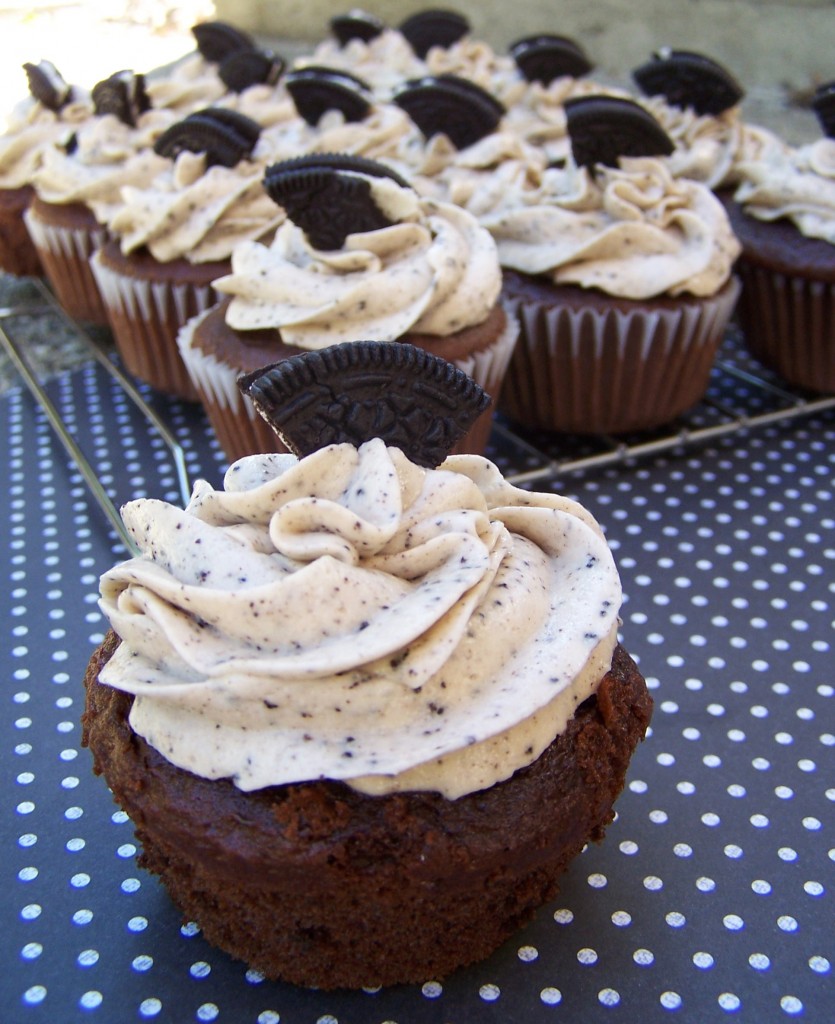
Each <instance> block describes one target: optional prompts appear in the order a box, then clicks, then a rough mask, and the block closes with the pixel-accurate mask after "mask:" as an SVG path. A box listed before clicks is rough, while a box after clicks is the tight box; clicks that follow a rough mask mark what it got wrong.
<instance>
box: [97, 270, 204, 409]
mask: <svg viewBox="0 0 835 1024" xmlns="http://www.w3.org/2000/svg"><path fill="white" fill-rule="evenodd" d="M90 266H91V268H92V271H93V274H94V276H95V279H96V282H97V284H98V287H99V290H100V291H101V295H102V298H103V301H104V305H105V308H106V310H107V315H108V321H109V323H110V327H111V329H112V331H113V336H114V339H115V342H116V348H117V349H118V351H119V355H120V356H121V358H122V361H123V362H124V364H125V366H126V367H127V369H128V370H129V372H130V373H132V374H133V375H134V376H135V377H137V378H138V379H139V380H142V381H145V383H147V384H150V385H151V386H152V387H155V388H157V389H158V390H160V391H165V392H167V393H168V394H173V395H177V396H178V397H181V398H185V399H187V400H189V401H195V400H196V398H197V394H196V392H195V389H194V387H193V385H192V383H191V377H190V375H189V373H188V371H187V369H186V367H185V364H184V363H183V360H182V357H181V356H180V351H179V348H178V346H177V332H178V331H179V329H180V328H181V327H182V325H183V324H185V323H187V322H188V320H189V319H190V318H191V317H192V316H195V315H196V314H197V313H200V312H204V311H205V310H207V309H208V308H209V307H210V306H211V305H213V304H214V303H215V302H216V301H217V295H216V294H215V292H214V291H213V289H212V287H211V286H210V285H200V284H192V283H190V282H169V281H150V280H145V279H142V278H138V277H131V276H128V275H127V274H121V273H119V272H118V271H117V270H113V269H112V268H111V267H108V266H107V265H106V264H105V263H104V262H103V260H102V258H101V254H100V253H96V254H95V255H94V256H93V257H92V258H91V260H90Z"/></svg>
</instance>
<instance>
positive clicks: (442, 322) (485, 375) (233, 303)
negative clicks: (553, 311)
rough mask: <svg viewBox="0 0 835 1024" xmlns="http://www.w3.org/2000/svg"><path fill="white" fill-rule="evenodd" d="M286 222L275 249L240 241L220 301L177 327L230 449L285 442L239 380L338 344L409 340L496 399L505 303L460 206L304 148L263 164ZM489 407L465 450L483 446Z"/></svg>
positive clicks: (482, 243) (488, 246) (374, 168)
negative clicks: (246, 398)
mask: <svg viewBox="0 0 835 1024" xmlns="http://www.w3.org/2000/svg"><path fill="white" fill-rule="evenodd" d="M266 188H267V191H268V192H269V193H270V194H271V195H272V196H273V198H274V200H275V202H276V203H280V204H281V206H282V208H283V209H284V210H285V211H286V213H287V216H288V219H287V221H285V223H284V224H282V225H281V227H280V228H279V229H278V231H277V232H276V236H275V240H274V242H273V243H272V244H271V245H265V244H263V243H244V244H241V245H239V246H236V248H235V251H234V253H233V255H232V273H231V274H229V275H227V276H225V277H223V278H221V279H220V280H218V281H216V282H215V288H216V289H217V291H218V292H219V293H220V294H221V295H222V296H224V300H223V301H222V302H221V303H220V304H219V305H218V307H217V308H215V309H213V310H211V311H209V313H208V314H207V315H206V316H205V317H201V318H197V319H195V320H193V321H191V322H190V323H189V324H188V325H187V327H186V329H185V330H184V331H182V332H181V333H180V336H179V346H180V351H181V353H182V356H183V359H184V361H185V363H186V365H187V366H188V369H189V372H190V373H191V376H192V379H193V381H194V384H195V387H196V388H197V390H198V391H199V393H200V396H201V399H202V401H203V404H204V406H205V408H206V410H207V412H208V415H209V419H210V420H211V422H212V424H213V426H214V428H215V431H216V432H217V435H218V438H219V439H220V443H221V445H222V447H223V449H224V451H225V452H226V454H227V457H228V458H229V459H230V460H231V459H235V458H238V457H240V456H241V455H244V454H253V453H255V452H269V451H276V450H281V446H279V447H278V448H276V444H277V438H276V437H275V434H274V433H273V432H272V431H271V430H270V429H269V427H268V426H267V425H266V424H265V423H264V422H263V421H262V420H261V418H260V417H258V416H257V415H256V414H255V411H254V409H252V408H251V406H249V405H247V404H246V403H245V402H242V400H241V397H240V394H239V392H238V388H237V378H238V377H239V375H240V374H242V373H248V372H252V371H254V370H256V369H258V368H259V367H262V366H266V365H268V364H271V363H273V362H275V361H276V360H278V359H281V358H286V357H288V356H291V355H294V354H297V353H299V352H300V351H303V350H319V349H323V348H326V347H328V346H330V345H334V344H337V343H339V342H342V341H351V340H356V339H364V340H370V341H387V342H397V341H409V342H411V343H412V344H415V345H418V346H419V347H421V348H423V349H426V350H427V351H430V352H432V353H433V354H436V355H440V356H442V357H443V358H445V359H447V361H448V362H451V363H454V364H455V365H456V366H457V367H459V368H460V369H462V370H464V371H465V372H466V373H467V374H469V376H471V377H473V378H474V379H475V380H476V381H477V382H478V383H479V384H480V385H481V386H482V387H483V388H484V389H485V391H487V392H488V393H489V394H490V395H491V396H492V397H493V398H494V399H495V398H497V396H498V394H499V391H500V388H501V381H502V379H503V377H504V373H505V369H506V367H507V363H508V360H509V359H510V354H511V352H512V350H513V345H514V344H515V341H516V334H517V326H516V323H515V321H514V320H513V318H512V317H508V316H507V314H506V313H505V310H504V308H503V306H502V305H501V303H500V302H499V292H500V288H501V273H500V270H499V265H498V260H497V256H496V249H495V245H494V243H493V241H492V239H491V238H490V235H489V234H488V233H487V232H486V231H485V230H484V229H483V228H481V227H479V225H478V223H477V222H476V221H475V219H474V218H473V217H472V216H470V215H469V214H467V213H466V212H465V211H463V210H461V209H459V208H457V207H454V206H451V205H449V204H441V203H435V202H433V201H432V200H427V199H422V198H421V197H420V196H419V195H418V194H417V193H416V192H415V191H414V190H413V189H412V188H411V187H410V186H409V185H408V184H407V183H406V182H405V181H404V180H403V179H402V178H400V177H399V176H398V175H396V174H395V173H394V172H393V171H391V169H390V168H387V167H385V166H383V165H382V164H377V163H375V162H374V161H368V160H363V159H362V158H358V157H346V156H330V157H316V156H311V157H306V158H300V159H299V160H297V161H287V162H284V163H282V164H277V165H275V166H274V167H272V168H270V170H269V172H268V175H267V178H266ZM490 428H491V410H488V411H487V412H485V413H484V414H483V415H482V417H480V419H479V421H478V422H477V423H476V425H475V426H474V427H473V430H472V431H471V432H470V434H468V436H467V438H465V439H464V441H463V442H462V445H464V447H463V448H462V449H461V450H466V451H482V450H483V448H484V446H485V445H486V443H487V440H488V437H489V433H490Z"/></svg>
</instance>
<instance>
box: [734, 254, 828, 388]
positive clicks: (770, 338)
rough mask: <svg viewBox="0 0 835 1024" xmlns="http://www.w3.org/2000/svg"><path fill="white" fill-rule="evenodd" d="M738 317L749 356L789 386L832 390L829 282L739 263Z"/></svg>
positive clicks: (743, 262)
mask: <svg viewBox="0 0 835 1024" xmlns="http://www.w3.org/2000/svg"><path fill="white" fill-rule="evenodd" d="M737 269H738V272H739V275H740V277H741V279H742V295H741V297H740V301H739V308H738V319H739V324H740V327H741V328H742V331H743V336H744V338H745V344H746V346H747V348H748V349H749V351H750V352H751V354H752V355H753V356H755V357H756V358H757V359H759V361H760V362H761V363H762V364H763V365H764V366H767V367H768V368H769V369H771V370H774V371H775V372H776V373H778V374H779V375H780V376H781V377H782V378H783V379H784V380H785V381H787V382H788V383H789V384H794V385H795V386H797V387H801V388H808V389H809V390H811V391H816V392H819V393H824V394H831V393H835V285H833V284H830V283H829V282H827V281H811V280H808V279H804V278H800V277H792V276H787V275H785V274H778V273H775V272H774V271H771V270H766V269H764V268H762V267H757V266H754V265H752V264H749V263H746V262H745V261H741V262H740V263H739V264H738V266H737Z"/></svg>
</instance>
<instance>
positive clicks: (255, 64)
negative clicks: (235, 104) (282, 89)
mask: <svg viewBox="0 0 835 1024" xmlns="http://www.w3.org/2000/svg"><path fill="white" fill-rule="evenodd" d="M284 68H285V62H284V60H283V59H282V58H281V57H279V56H278V54H275V53H271V52H269V51H268V50H235V51H234V52H233V53H230V54H229V55H228V56H227V57H224V58H223V60H222V61H221V62H220V64H219V65H218V69H217V73H218V77H219V78H220V80H221V81H222V82H223V84H224V85H225V86H226V88H227V89H229V91H230V92H243V91H244V89H248V88H249V87H250V86H252V85H275V84H276V82H277V81H278V80H279V78H281V75H282V72H283V71H284Z"/></svg>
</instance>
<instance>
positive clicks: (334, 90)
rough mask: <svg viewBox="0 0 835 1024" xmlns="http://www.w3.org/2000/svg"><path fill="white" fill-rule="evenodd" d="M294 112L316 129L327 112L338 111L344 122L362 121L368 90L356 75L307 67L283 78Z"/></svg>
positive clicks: (365, 109) (368, 99) (331, 69)
mask: <svg viewBox="0 0 835 1024" xmlns="http://www.w3.org/2000/svg"><path fill="white" fill-rule="evenodd" d="M284 85H285V87H286V89H287V92H289V93H290V96H291V97H292V100H293V103H294V104H295V107H296V110H297V111H298V112H299V114H300V115H301V117H303V118H304V119H305V121H307V123H308V124H309V125H311V126H313V127H315V126H316V125H317V124H318V123H319V121H320V120H321V118H322V115H323V114H325V113H326V112H327V111H328V110H338V111H340V112H341V113H342V116H343V117H344V118H345V120H346V121H362V120H364V119H365V118H366V117H367V116H368V112H369V111H370V110H371V99H370V89H369V87H368V85H367V84H366V83H365V82H364V81H363V80H362V79H361V78H358V77H357V76H356V75H352V74H351V73H350V72H348V71H342V70H340V69H337V68H328V67H323V66H322V65H320V64H309V65H308V66H307V67H300V68H294V70H293V71H290V72H288V74H287V75H285V77H284Z"/></svg>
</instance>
